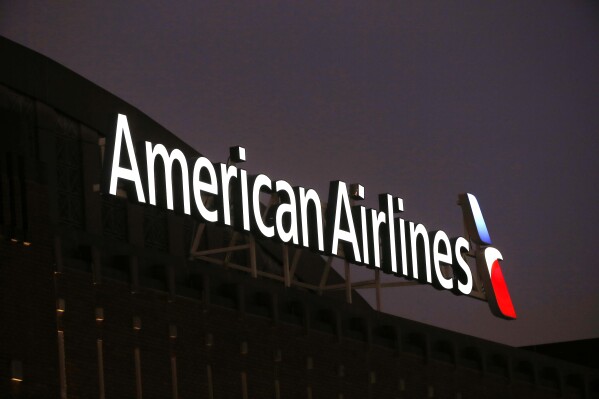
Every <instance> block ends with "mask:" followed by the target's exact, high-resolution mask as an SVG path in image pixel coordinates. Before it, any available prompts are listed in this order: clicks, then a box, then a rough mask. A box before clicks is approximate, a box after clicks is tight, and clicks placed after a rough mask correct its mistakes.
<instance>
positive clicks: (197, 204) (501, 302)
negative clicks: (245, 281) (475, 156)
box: [102, 114, 516, 319]
mask: <svg viewBox="0 0 599 399" xmlns="http://www.w3.org/2000/svg"><path fill="white" fill-rule="evenodd" d="M138 159H139V162H138ZM157 160H159V162H157ZM232 160H233V161H234V162H235V163H241V162H244V161H245V160H246V153H245V149H244V148H242V147H234V148H232ZM159 165H163V168H164V169H159ZM175 165H176V166H177V167H176V168H174V166H175ZM175 169H176V170H177V172H178V173H179V172H180V176H177V173H175V172H174V170H175ZM157 174H160V175H162V174H163V175H164V179H157V176H156V175H157ZM157 180H159V182H158V181H157ZM119 186H122V187H124V188H125V189H126V190H127V192H128V195H127V197H128V198H129V199H131V200H133V201H136V202H138V203H145V204H148V205H154V206H156V205H160V206H165V207H166V208H167V209H169V210H173V211H175V210H176V211H179V212H182V213H184V214H186V215H190V216H194V217H196V218H197V219H198V220H201V221H204V222H209V223H219V224H221V225H226V226H231V227H233V228H235V229H237V230H240V231H245V232H248V233H251V234H254V235H257V236H260V237H263V238H267V239H272V240H277V241H279V242H283V243H288V244H293V245H296V246H298V247H304V248H308V249H310V250H313V251H315V252H318V253H321V254H325V255H332V256H342V257H344V258H345V259H347V260H348V261H350V262H352V263H354V264H357V265H363V266H366V267H369V268H373V269H380V270H381V271H383V272H384V273H388V274H393V275H397V276H399V277H404V278H407V279H411V280H417V281H419V282H421V283H425V284H431V285H433V286H434V287H435V288H437V289H443V290H450V291H452V292H453V293H455V294H457V295H468V294H470V293H471V292H472V289H473V275H472V271H471V270H470V267H469V266H468V263H467V262H466V261H465V259H464V256H465V254H466V253H475V255H476V262H477V270H478V275H479V276H480V277H481V279H482V281H483V284H484V289H485V294H486V296H487V300H488V301H489V305H490V307H491V310H492V312H493V313H494V314H495V315H496V316H499V317H503V318H506V319H515V318H516V313H515V310H514V307H513V305H512V301H511V298H510V295H509V292H508V290H507V285H506V283H505V280H504V278H503V274H502V272H501V268H500V266H499V261H500V260H502V256H501V253H500V252H499V251H498V250H497V249H496V248H494V247H491V239H490V236H489V233H488V230H487V227H486V224H485V221H484V219H483V216H482V212H481V210H480V206H479V204H478V201H477V200H476V197H474V196H473V195H472V194H462V195H460V196H459V204H460V206H461V207H462V211H463V214H464V221H465V223H466V229H467V232H468V236H469V237H468V238H469V239H466V238H464V237H453V238H451V237H449V236H448V235H447V234H446V233H445V232H443V231H442V230H436V231H429V230H428V229H427V228H426V227H425V226H424V225H422V224H420V223H417V222H413V221H410V220H407V219H403V218H402V217H396V216H395V215H396V214H401V213H402V212H403V211H404V204H403V200H402V199H401V198H398V197H394V196H393V195H391V194H380V195H379V209H370V208H366V207H364V206H361V205H355V204H354V203H353V201H352V200H361V199H364V197H365V194H364V187H362V186H360V185H352V186H349V185H348V184H347V183H345V182H342V181H333V182H331V183H330V187H329V193H328V202H327V204H328V205H327V207H326V211H325V212H324V214H323V211H322V207H321V201H320V197H319V195H318V193H317V192H316V191H315V190H313V189H311V188H305V187H300V186H292V185H291V184H290V183H288V182H286V181H284V180H276V181H273V180H272V179H270V178H269V177H268V176H266V175H264V174H257V175H249V174H248V173H247V171H246V170H244V169H242V168H239V167H237V166H236V165H235V164H223V163H213V162H211V161H210V160H208V159H207V158H205V157H202V156H200V157H198V158H194V159H190V158H187V157H186V156H185V154H183V152H182V151H181V150H179V149H172V150H170V151H169V150H168V149H167V148H166V147H165V146H164V145H162V144H154V143H151V142H148V141H146V142H143V143H140V144H139V145H137V146H134V145H133V139H132V137H131V132H130V129H129V124H128V121H127V117H126V116H125V115H121V114H119V115H118V118H117V127H116V132H115V135H114V136H111V137H107V140H106V149H105V158H104V179H103V183H102V190H103V192H104V193H105V194H108V195H116V193H117V187H119ZM157 190H161V191H159V194H160V195H161V196H163V197H164V198H165V200H164V202H165V203H160V204H157V202H158V201H157ZM174 192H176V195H175V194H174ZM263 192H266V193H273V192H276V194H277V195H278V197H279V199H280V201H279V203H278V204H277V206H276V208H275V211H274V217H273V218H271V219H268V220H266V221H265V220H264V219H263V217H262V212H261V208H260V194H261V193H263ZM209 196H212V197H213V198H214V201H210V202H209V201H205V199H206V198H207V197H209ZM175 198H176V199H177V201H175ZM208 204H210V205H208Z"/></svg>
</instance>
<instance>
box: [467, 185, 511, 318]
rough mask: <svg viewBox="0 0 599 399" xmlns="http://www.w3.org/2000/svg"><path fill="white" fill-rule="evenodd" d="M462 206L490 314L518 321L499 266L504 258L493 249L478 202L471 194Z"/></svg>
mask: <svg viewBox="0 0 599 399" xmlns="http://www.w3.org/2000/svg"><path fill="white" fill-rule="evenodd" d="M459 205H460V206H461V207H462V212H463V215H464V224H465V226H466V230H467V231H468V235H469V236H470V240H471V241H473V242H474V243H475V245H477V246H478V248H477V249H476V250H475V252H476V267H477V271H478V275H479V277H480V278H482V280H483V284H484V289H485V294H486V296H487V300H488V301H489V306H490V307H491V311H492V312H493V314H494V315H496V316H498V317H503V318H505V319H515V318H516V310H515V309H514V305H513V304H512V298H511V296H510V293H509V291H508V289H507V283H506V282H505V278H504V277H503V272H502V271H501V266H500V265H499V261H500V260H503V257H502V255H501V252H499V250H498V249H497V248H494V247H492V246H491V237H490V235H489V230H488V229H487V224H486V223H485V219H484V218H483V214H482V211H481V210H480V206H479V204H478V200H477V199H476V197H475V196H474V195H472V194H461V195H460V196H459Z"/></svg>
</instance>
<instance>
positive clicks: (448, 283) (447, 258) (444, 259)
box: [431, 230, 453, 290]
mask: <svg viewBox="0 0 599 399" xmlns="http://www.w3.org/2000/svg"><path fill="white" fill-rule="evenodd" d="M441 242H442V243H443V244H444V245H445V251H446V253H442V252H439V244H440V243H441ZM431 249H432V251H433V266H434V267H435V276H436V277H437V280H438V281H439V284H441V287H443V288H445V289H446V290H450V289H452V288H453V279H451V278H445V276H443V273H442V271H441V266H442V265H441V263H443V264H444V265H443V266H450V265H451V243H450V242H449V237H447V234H445V232H443V231H441V230H439V231H437V233H436V234H435V237H434V238H433V246H432V248H431Z"/></svg>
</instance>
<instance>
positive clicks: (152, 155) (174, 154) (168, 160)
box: [146, 141, 191, 215]
mask: <svg viewBox="0 0 599 399" xmlns="http://www.w3.org/2000/svg"><path fill="white" fill-rule="evenodd" d="M157 155H160V156H161V157H162V160H163V162H164V183H165V185H166V207H167V209H170V210H171V211H172V210H173V209H174V205H173V161H175V160H177V161H179V165H180V166H181V181H182V183H183V184H182V185H183V212H185V213H186V214H187V215H190V214H191V205H190V199H189V171H188V169H187V159H185V155H184V154H183V153H182V152H181V150H178V149H174V150H173V151H171V153H170V155H169V153H168V151H167V149H166V147H165V146H163V145H162V144H156V145H155V146H154V148H152V143H150V142H149V141H146V160H147V165H148V193H149V196H150V200H149V202H150V204H152V205H156V178H155V177H154V162H155V161H156V156H157Z"/></svg>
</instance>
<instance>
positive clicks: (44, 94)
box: [0, 38, 599, 399]
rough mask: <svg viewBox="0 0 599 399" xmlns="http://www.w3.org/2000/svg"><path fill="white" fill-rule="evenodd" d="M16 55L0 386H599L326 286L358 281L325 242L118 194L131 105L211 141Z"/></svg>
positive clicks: (0, 207)
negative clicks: (298, 242)
mask: <svg viewBox="0 0 599 399" xmlns="http://www.w3.org/2000/svg"><path fill="white" fill-rule="evenodd" d="M0 54H1V58H2V60H3V62H2V63H0V128H1V134H0V238H1V240H0V397H8V398H11V397H14V398H61V399H62V398H102V399H104V398H139V399H141V398H142V397H143V398H173V399H176V398H452V399H453V398H455V399H459V398H558V397H560V398H593V397H599V372H598V371H597V370H595V369H591V368H588V367H583V366H579V365H576V364H573V363H568V362H564V361H560V360H558V359H555V358H550V357H546V356H543V355H540V354H537V353H533V352H530V351H525V350H521V349H517V348H512V347H508V346H505V345H500V344H497V343H493V342H489V341H485V340H481V339H477V338H474V337H470V336H466V335H462V334H457V333H453V332H450V331H446V330H443V329H439V328H436V327H432V326H427V325H423V324H420V323H416V322H412V321H409V320H405V319H402V318H398V317H394V316H391V315H387V314H382V313H380V312H377V311H375V310H374V309H372V308H371V307H370V306H368V304H366V303H365V302H364V301H363V300H361V299H360V297H359V296H358V295H357V294H354V295H353V296H352V301H351V302H352V303H351V304H350V303H348V301H347V298H346V296H345V295H344V293H343V292H340V291H332V290H321V291H320V292H319V291H318V290H314V289H311V288H310V287H313V286H318V285H319V284H321V283H322V284H326V285H335V284H337V285H343V279H342V278H341V277H340V276H338V275H337V274H336V273H335V272H334V271H332V270H331V271H330V273H327V274H326V275H325V277H324V281H323V273H322V270H323V268H328V269H327V270H330V265H327V264H326V262H325V261H324V260H323V259H322V258H321V257H320V256H318V255H315V254H312V253H309V252H307V251H304V252H301V253H300V252H299V251H298V250H297V249H293V248H292V249H285V248H283V247H281V246H277V245H275V244H272V243H268V242H264V241H261V240H256V239H254V238H253V237H249V236H244V235H240V234H239V233H236V232H234V231H233V230H231V229H230V228H226V227H222V226H212V225H205V226H203V227H201V228H200V225H199V224H198V223H197V222H196V221H195V220H194V219H193V218H191V217H186V216H184V215H181V214H177V213H174V212H167V211H164V210H162V209H159V208H156V207H151V206H144V205H140V204H135V203H133V202H131V201H128V200H127V199H126V198H124V197H125V196H126V194H121V195H120V196H116V197H113V196H106V195H102V194H101V193H100V188H99V184H100V180H101V174H102V159H103V151H104V143H105V141H104V137H106V135H109V134H113V133H114V124H115V120H116V115H117V114H118V113H123V114H127V115H128V117H129V120H130V123H131V126H132V129H133V130H135V132H136V133H138V134H140V135H142V136H141V138H143V139H145V140H149V141H152V142H160V143H163V144H165V145H167V146H168V145H170V146H171V147H173V148H179V149H182V150H184V151H185V152H186V154H188V155H191V154H197V152H196V151H195V150H193V149H192V148H190V147H189V146H188V145H186V144H185V143H184V142H182V141H181V140H179V139H178V138H177V137H175V136H174V135H172V134H171V133H170V132H168V131H166V130H165V129H164V128H162V127H161V126H159V125H158V124H156V123H155V122H154V121H152V120H151V119H150V118H149V117H147V116H146V115H144V114H142V113H141V112H140V111H139V110H137V109H135V108H133V107H132V106H130V105H128V104H126V103H125V102H123V101H122V100H120V99H118V98H116V97H115V96H113V95H111V94H110V93H108V92H106V91H105V90H103V89H101V88H99V87H97V86H95V85H94V84H92V83H91V82H89V81H87V80H85V79H83V78H82V77H80V76H78V75H76V74H75V73H73V72H71V71H69V70H67V69H66V68H64V67H62V66H60V65H58V64H57V63H55V62H53V61H51V60H49V59H47V58H45V57H43V56H41V55H39V54H36V53H35V52H33V51H30V50H28V49H26V48H23V47H21V46H19V45H17V44H15V43H13V42H10V41H9V40H7V39H4V38H0ZM192 247H194V248H196V249H197V250H198V251H199V252H198V253H197V254H196V255H197V256H190V248H192ZM252 251H253V252H252ZM286 251H291V252H290V253H287V252H286ZM198 254H199V255H198ZM296 254H297V256H296ZM289 259H293V264H292V266H291V267H290V264H289ZM286 262H287V263H286ZM290 269H291V270H293V272H292V273H291V275H290V274H289V270H290ZM266 276H270V278H266ZM273 276H274V277H275V278H272V277H273ZM276 276H280V278H279V279H278V280H277V278H276ZM290 280H293V284H291V283H290Z"/></svg>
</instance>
